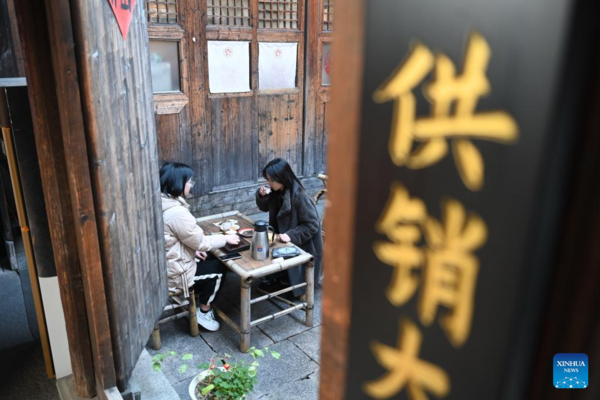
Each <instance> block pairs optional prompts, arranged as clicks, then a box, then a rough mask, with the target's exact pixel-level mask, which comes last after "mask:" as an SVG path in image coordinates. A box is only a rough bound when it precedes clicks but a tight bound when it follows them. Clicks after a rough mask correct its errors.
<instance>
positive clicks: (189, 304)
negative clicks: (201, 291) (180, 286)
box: [152, 288, 198, 350]
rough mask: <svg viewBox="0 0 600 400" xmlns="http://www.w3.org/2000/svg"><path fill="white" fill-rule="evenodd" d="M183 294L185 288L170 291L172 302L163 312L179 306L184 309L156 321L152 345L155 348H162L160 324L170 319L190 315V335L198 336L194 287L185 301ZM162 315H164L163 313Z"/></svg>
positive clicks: (170, 300)
mask: <svg viewBox="0 0 600 400" xmlns="http://www.w3.org/2000/svg"><path fill="white" fill-rule="evenodd" d="M182 294H183V290H178V291H176V292H171V291H169V302H170V303H171V304H169V305H167V306H166V307H165V308H164V310H163V314H164V313H165V312H166V311H171V310H176V309H178V308H182V309H183V311H181V312H178V313H177V314H173V315H171V316H169V317H166V318H163V319H160V320H158V322H157V323H156V327H155V328H154V331H152V347H154V350H160V346H161V343H160V325H161V324H164V323H166V322H169V321H174V320H176V319H179V318H183V317H187V316H189V317H190V335H192V336H198V318H197V317H196V297H195V296H194V288H190V290H189V294H190V297H187V298H184V300H183V301H180V300H179V299H180V297H179V296H180V295H182ZM161 316H162V315H161Z"/></svg>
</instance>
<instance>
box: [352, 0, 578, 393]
mask: <svg viewBox="0 0 600 400" xmlns="http://www.w3.org/2000/svg"><path fill="white" fill-rule="evenodd" d="M364 7H365V10H364V32H365V37H364V73H363V76H362V77H361V79H362V96H363V97H362V106H361V108H362V109H361V126H360V139H359V140H360V146H359V149H360V150H359V165H358V171H359V177H358V179H359V182H358V199H357V215H356V225H357V226H356V231H357V237H356V241H355V242H356V243H355V249H354V271H353V287H352V307H353V308H352V314H351V315H352V319H351V321H352V326H351V330H350V343H349V349H350V351H349V355H348V371H347V377H346V385H347V386H346V394H347V398H351V399H354V398H357V399H358V398H361V399H362V398H394V399H407V398H408V399H412V400H421V399H429V398H442V399H449V400H458V399H478V398H486V399H499V398H500V397H501V396H502V391H503V390H505V389H506V387H505V386H506V380H507V377H508V375H507V374H509V373H510V371H508V370H507V368H509V366H510V363H511V362H513V361H514V360H513V358H512V356H513V355H514V354H512V353H511V350H512V345H513V341H514V338H515V337H514V335H515V332H517V331H518V329H519V326H518V325H519V324H518V323H517V322H518V317H519V315H520V312H521V310H522V300H523V299H524V297H523V295H524V294H525V290H524V288H525V287H526V286H525V285H526V284H527V275H528V273H529V272H530V270H529V267H530V265H529V263H528V261H529V260H528V255H529V252H530V249H531V247H532V245H533V236H534V232H535V230H534V224H535V216H536V211H537V208H538V203H539V202H540V201H542V200H543V199H541V198H539V196H538V194H539V191H538V189H539V185H538V183H539V181H540V178H541V177H542V176H543V174H544V169H545V164H544V161H545V158H544V156H545V154H544V150H545V146H547V145H548V144H549V143H548V142H549V140H550V132H551V131H552V129H551V128H552V126H551V125H550V124H551V123H552V118H553V116H554V114H553V113H552V111H553V109H552V107H553V105H554V104H555V101H556V100H557V92H558V91H557V89H558V86H559V83H560V71H561V68H560V67H561V62H562V61H563V57H564V55H565V51H566V40H565V39H566V38H567V37H568V32H569V22H570V15H571V11H572V10H571V6H570V2H568V1H566V0H564V1H553V2H551V3H550V2H543V1H534V2H522V1H519V0H506V1H494V0H461V1H458V0H448V1H437V0H404V1H398V0H366V1H365V3H364ZM374 176H376V177H377V179H373V177H374ZM482 396H483V397H482Z"/></svg>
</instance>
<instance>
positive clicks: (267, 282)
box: [258, 278, 284, 293]
mask: <svg viewBox="0 0 600 400" xmlns="http://www.w3.org/2000/svg"><path fill="white" fill-rule="evenodd" d="M258 288H259V289H261V290H264V291H265V292H269V293H272V292H276V291H278V290H281V289H283V288H284V286H283V285H282V284H281V282H280V281H279V279H277V278H262V279H261V282H260V284H259V285H258Z"/></svg>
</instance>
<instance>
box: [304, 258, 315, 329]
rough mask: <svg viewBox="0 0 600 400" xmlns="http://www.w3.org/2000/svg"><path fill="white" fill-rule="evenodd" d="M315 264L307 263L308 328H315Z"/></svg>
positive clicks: (305, 270)
mask: <svg viewBox="0 0 600 400" xmlns="http://www.w3.org/2000/svg"><path fill="white" fill-rule="evenodd" d="M314 267H315V264H314V263H313V262H312V261H309V262H307V263H306V266H305V268H304V273H305V276H306V303H307V305H306V326H308V327H311V328H312V327H313V309H314V306H315V268H314Z"/></svg>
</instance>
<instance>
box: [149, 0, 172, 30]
mask: <svg viewBox="0 0 600 400" xmlns="http://www.w3.org/2000/svg"><path fill="white" fill-rule="evenodd" d="M146 12H147V14H148V22H153V23H158V24H176V23H177V0H146Z"/></svg>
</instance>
